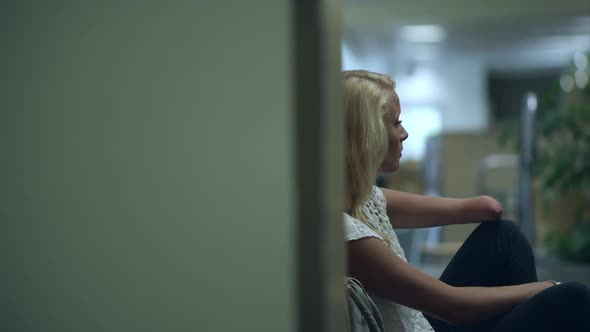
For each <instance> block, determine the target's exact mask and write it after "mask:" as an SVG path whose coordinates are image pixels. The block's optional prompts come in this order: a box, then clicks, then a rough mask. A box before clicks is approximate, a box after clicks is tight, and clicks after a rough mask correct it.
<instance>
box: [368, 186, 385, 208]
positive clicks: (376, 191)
mask: <svg viewBox="0 0 590 332" xmlns="http://www.w3.org/2000/svg"><path fill="white" fill-rule="evenodd" d="M371 199H372V200H373V202H374V203H375V204H376V205H378V206H380V207H386V206H387V201H386V200H385V195H383V191H381V188H379V187H377V186H373V193H372V194H371Z"/></svg>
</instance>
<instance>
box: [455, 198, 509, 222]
mask: <svg viewBox="0 0 590 332" xmlns="http://www.w3.org/2000/svg"><path fill="white" fill-rule="evenodd" d="M462 209H463V213H464V215H465V217H466V218H467V219H470V220H480V221H481V220H499V219H500V218H501V217H502V210H503V209H502V205H500V203H498V201H497V200H495V199H494V198H492V197H490V196H487V195H484V196H476V197H471V198H466V199H464V200H463V202H462Z"/></svg>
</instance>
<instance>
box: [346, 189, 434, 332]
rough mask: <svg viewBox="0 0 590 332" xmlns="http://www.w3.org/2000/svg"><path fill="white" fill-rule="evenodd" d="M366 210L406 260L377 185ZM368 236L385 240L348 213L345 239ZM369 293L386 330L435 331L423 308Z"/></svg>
mask: <svg viewBox="0 0 590 332" xmlns="http://www.w3.org/2000/svg"><path fill="white" fill-rule="evenodd" d="M363 212H365V215H366V216H367V218H368V222H369V223H371V226H373V227H374V228H375V229H377V230H379V231H380V232H382V233H383V234H385V235H387V236H388V237H389V242H390V243H391V250H392V251H393V252H394V253H395V254H396V255H398V256H399V257H400V258H401V259H403V260H404V261H406V262H407V259H406V256H405V255H404V251H403V250H402V248H401V246H400V244H399V240H398V239H397V235H395V232H394V231H393V228H392V227H391V223H390V222H389V217H387V205H386V202H385V196H383V193H382V192H381V190H380V189H379V188H377V187H376V186H373V192H372V193H371V195H370V196H369V198H368V199H367V201H366V202H365V205H364V207H363ZM366 237H374V238H378V239H380V240H383V238H382V237H381V235H379V234H377V233H376V232H374V231H373V230H372V229H371V228H369V227H368V226H367V225H365V223H363V222H362V221H360V220H358V219H355V218H353V217H351V216H349V215H348V214H346V213H345V214H344V239H345V240H346V241H352V240H358V239H362V238H366ZM369 295H370V296H371V299H373V302H375V304H376V305H377V307H378V308H379V312H380V313H381V316H382V317H383V324H384V327H385V331H386V332H392V331H395V332H397V331H399V332H424V331H433V329H432V327H431V326H430V324H429V323H428V321H427V320H426V318H424V315H422V313H421V312H420V311H417V310H414V309H411V308H408V307H405V306H403V305H401V304H397V303H395V302H392V301H390V300H387V299H384V298H381V297H379V296H377V295H374V294H369Z"/></svg>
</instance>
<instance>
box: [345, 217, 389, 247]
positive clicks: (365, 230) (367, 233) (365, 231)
mask: <svg viewBox="0 0 590 332" xmlns="http://www.w3.org/2000/svg"><path fill="white" fill-rule="evenodd" d="M343 221H344V240H345V241H352V240H358V239H362V238H366V237H374V238H377V239H380V240H383V238H382V237H381V235H379V234H377V233H376V232H375V231H374V230H372V229H371V228H370V227H369V226H367V224H365V223H364V222H362V221H361V220H359V219H357V218H354V217H352V216H351V215H349V214H347V213H344V215H343Z"/></svg>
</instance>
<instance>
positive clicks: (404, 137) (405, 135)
mask: <svg viewBox="0 0 590 332" xmlns="http://www.w3.org/2000/svg"><path fill="white" fill-rule="evenodd" d="M408 136H410V134H408V132H407V131H406V128H404V132H403V133H402V137H401V139H402V142H403V141H405V140H406V139H408Z"/></svg>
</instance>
